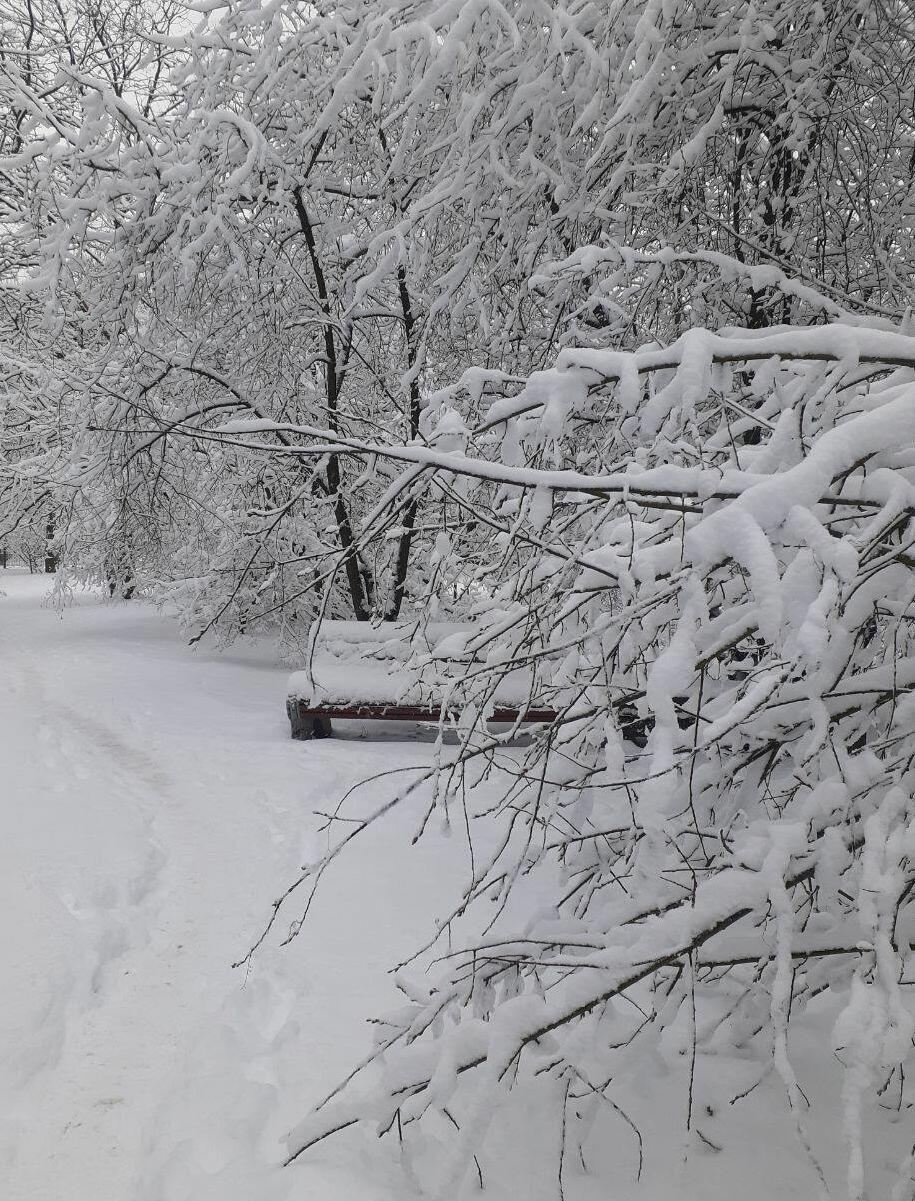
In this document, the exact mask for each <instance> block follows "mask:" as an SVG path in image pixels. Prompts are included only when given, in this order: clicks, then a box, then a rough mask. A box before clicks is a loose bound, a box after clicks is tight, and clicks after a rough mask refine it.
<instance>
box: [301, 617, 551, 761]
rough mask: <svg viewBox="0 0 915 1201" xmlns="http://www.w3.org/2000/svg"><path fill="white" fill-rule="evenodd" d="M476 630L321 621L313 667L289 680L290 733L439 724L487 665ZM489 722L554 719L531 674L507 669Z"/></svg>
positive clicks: (303, 736)
mask: <svg viewBox="0 0 915 1201" xmlns="http://www.w3.org/2000/svg"><path fill="white" fill-rule="evenodd" d="M474 642H475V640H474V627H473V626H471V625H469V624H456V623H446V622H419V621H413V622H406V621H399V622H379V623H376V624H372V623H371V622H367V621H324V622H322V623H321V625H320V627H319V629H318V631H317V635H316V637H315V638H314V640H313V653H312V656H311V662H310V664H309V666H308V667H307V668H306V669H304V670H302V671H297V672H294V673H293V674H292V675H291V676H290V678H289V688H288V697H287V702H286V710H287V713H288V714H289V721H290V725H291V727H292V737H293V738H299V739H307V738H325V737H327V736H328V735H329V734H331V733H332V726H331V719H332V718H334V717H339V718H361V719H369V720H371V719H384V720H389V721H391V720H394V721H438V720H439V719H440V718H441V717H442V714H443V711H444V713H445V714H446V715H450V714H457V713H459V712H460V711H461V710H462V708H463V707H464V703H465V701H464V688H463V686H462V685H463V683H464V681H465V680H466V679H467V677H468V676H469V675H471V673H474V672H479V671H481V670H485V668H484V656H483V655H482V653H481V652H480V651H479V650H477V649H476V648H475V645H474ZM489 699H490V702H491V705H490V708H489V710H488V711H487V714H486V719H487V720H489V721H495V722H512V723H514V722H518V721H522V722H550V721H552V720H553V719H554V717H555V712H554V711H553V710H552V709H548V708H545V707H543V706H538V705H537V703H536V698H535V697H534V696H533V695H532V678H531V675H530V673H529V672H527V671H523V670H522V671H509V672H507V673H505V674H503V675H502V676H501V677H500V678H499V680H498V683H497V684H496V685H495V687H494V688H493V690H492V692H491V696H490V698H489Z"/></svg>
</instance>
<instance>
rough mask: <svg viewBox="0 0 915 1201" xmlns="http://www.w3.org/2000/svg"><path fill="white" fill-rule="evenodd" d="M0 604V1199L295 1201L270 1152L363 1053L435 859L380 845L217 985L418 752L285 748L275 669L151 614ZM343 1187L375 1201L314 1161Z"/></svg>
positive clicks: (437, 869) (372, 1192) (16, 593)
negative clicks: (349, 791)
mask: <svg viewBox="0 0 915 1201" xmlns="http://www.w3.org/2000/svg"><path fill="white" fill-rule="evenodd" d="M0 588H2V590H3V592H4V593H5V594H6V595H5V596H4V597H3V598H0V670H2V686H0V764H2V784H0V787H2V797H3V842H2V848H0V963H2V964H3V969H2V979H3V984H2V1002H0V1114H2V1119H0V1120H2V1136H0V1137H2V1142H0V1155H2V1158H0V1179H2V1178H3V1177H4V1176H5V1177H6V1184H5V1186H0V1196H2V1198H3V1201H25V1199H26V1198H28V1199H29V1201H58V1199H60V1201H63V1199H64V1198H67V1199H68V1201H128V1199H130V1201H133V1199H134V1198H144V1199H146V1198H150V1199H153V1198H154V1199H155V1201H173V1199H175V1201H177V1199H179V1198H186V1199H188V1201H190V1199H192V1198H193V1199H194V1201H203V1198H210V1197H212V1198H214V1199H215V1198H218V1199H219V1201H226V1199H227V1198H230V1197H231V1198H235V1197H236V1196H237V1197H239V1198H241V1197H244V1198H246V1199H248V1201H261V1199H265V1198H267V1197H271V1198H272V1197H274V1196H280V1197H285V1196H286V1195H287V1193H289V1191H290V1190H291V1189H292V1188H293V1185H294V1183H295V1182H294V1180H293V1174H292V1173H291V1172H285V1173H282V1174H275V1173H274V1172H272V1171H271V1170H270V1165H272V1164H275V1163H276V1162H277V1161H278V1159H279V1157H280V1155H281V1152H282V1150H283V1148H282V1146H281V1145H280V1142H279V1140H280V1137H281V1135H282V1134H283V1133H284V1131H285V1130H286V1129H287V1128H288V1127H289V1126H290V1125H291V1124H292V1123H294V1122H295V1120H297V1119H298V1118H299V1117H301V1116H302V1114H303V1113H304V1112H305V1109H306V1108H307V1105H308V1103H309V1101H314V1100H317V1099H318V1098H319V1097H320V1096H321V1095H322V1094H323V1092H325V1091H327V1090H328V1089H329V1088H330V1087H331V1086H332V1085H333V1084H334V1083H335V1082H336V1080H337V1078H338V1077H340V1076H341V1075H343V1074H344V1073H345V1071H346V1070H347V1069H348V1067H349V1066H350V1065H351V1062H352V1061H353V1060H354V1059H356V1058H357V1057H358V1056H359V1055H360V1054H363V1053H364V1052H365V1051H366V1049H367V1048H368V1046H369V1045H370V1044H369V1037H368V1034H367V1028H366V1026H365V1025H364V1023H363V1019H365V1018H367V1017H369V1016H371V1015H372V1014H373V1013H374V1012H376V1011H377V1009H378V1008H379V1006H381V1007H383V1006H384V1005H385V1004H386V1003H388V1002H390V1001H391V999H392V998H393V997H394V996H395V995H397V994H395V990H394V989H393V986H392V985H391V984H390V983H389V979H388V977H387V976H386V973H385V969H386V968H387V966H388V965H389V963H390V961H391V959H392V958H393V957H394V955H395V954H396V952H397V950H399V949H403V948H405V947H407V946H409V942H410V937H411V934H416V933H417V932H418V931H420V930H424V929H425V928H426V922H427V921H428V915H429V908H430V905H431V904H432V900H433V898H434V895H435V894H436V892H437V890H438V889H439V888H440V884H439V880H440V877H441V872H442V866H443V865H442V864H441V863H435V862H433V861H434V860H435V858H436V856H435V853H434V848H433V847H432V846H431V844H430V847H429V850H428V851H427V852H421V853H420V854H418V855H413V856H411V867H412V868H413V869H414V870H412V871H411V872H410V873H409V874H407V875H405V874H404V872H403V870H402V864H399V863H398V861H397V859H396V857H395V854H394V851H395V846H394V843H393V841H391V842H386V837H390V838H391V839H393V832H392V833H391V834H390V836H386V833H385V831H383V830H382V831H380V832H379V835H378V836H376V837H374V840H368V841H367V842H366V844H365V847H364V849H363V848H354V852H353V855H352V857H351V859H350V860H349V863H348V871H349V872H350V873H351V874H350V876H349V877H348V879H349V887H347V879H346V878H344V877H343V876H342V875H339V876H337V877H335V878H330V879H328V887H327V888H326V890H325V891H324V892H323V893H322V895H321V897H320V899H319V904H318V906H317V908H316V910H315V915H314V916H315V920H314V922H313V923H311V924H310V925H308V926H307V927H306V928H305V929H304V930H303V932H302V934H301V936H300V938H299V940H298V941H297V942H296V944H295V945H294V947H292V948H290V949H289V950H287V951H278V950H277V949H276V948H275V947H273V946H268V947H266V948H264V950H263V953H262V954H261V955H259V957H258V958H257V959H256V961H255V964H254V968H253V970H252V971H251V972H250V973H249V974H248V976H247V978H246V976H245V974H244V973H243V972H242V971H241V970H234V971H233V970H232V968H231V966H230V964H231V963H232V961H234V960H237V959H239V958H240V957H241V956H242V955H243V954H244V952H245V951H246V950H247V947H248V945H249V943H250V941H251V940H252V939H253V938H254V937H255V936H256V934H257V933H258V931H259V929H260V927H261V926H262V925H263V923H264V920H265V919H266V917H267V916H268V913H269V910H270V902H271V901H272V899H273V898H274V897H275V896H277V895H278V894H279V892H280V891H281V890H282V888H283V887H284V886H285V885H286V884H287V883H288V882H289V881H290V880H291V879H292V877H293V874H294V872H295V869H296V867H297V866H298V865H299V864H301V863H302V862H303V861H304V858H309V857H311V858H314V857H315V850H316V849H317V846H316V843H315V841H314V840H315V839H316V838H318V837H319V836H318V835H317V834H316V830H317V827H318V825H319V824H320V821H319V819H317V818H315V817H314V815H313V810H314V809H315V808H317V809H323V808H325V807H326V806H328V805H329V804H331V803H332V802H333V801H335V800H336V799H337V797H338V796H339V794H340V793H341V792H342V791H343V790H344V789H345V788H346V787H348V786H349V785H350V784H352V783H354V782H355V781H357V780H359V779H360V778H362V777H363V776H365V775H369V774H371V773H372V772H373V771H377V770H379V769H381V768H382V767H385V768H387V767H390V766H405V765H408V764H410V763H414V762H417V761H419V762H422V761H423V760H424V759H425V757H426V755H427V754H428V748H426V747H423V746H422V745H414V746H411V745H409V744H403V743H402V744H393V745H392V744H390V743H371V742H364V743H361V742H360V743H354V742H344V741H340V742H334V743H313V744H301V743H293V742H291V741H290V740H289V729H288V722H287V720H286V716H285V712H284V696H285V680H286V675H287V671H286V669H285V668H284V667H283V666H281V665H280V664H278V663H272V662H271V661H270V659H269V656H268V655H267V654H266V653H261V654H258V653H257V652H256V651H251V650H247V651H244V650H243V651H241V652H229V653H227V654H223V655H215V654H209V653H208V652H206V651H202V652H196V653H194V652H191V651H190V650H188V648H187V647H186V645H185V644H184V643H183V641H182V640H181V638H180V636H179V634H178V632H177V630H176V629H175V627H174V625H173V624H172V623H170V622H169V621H167V620H165V619H163V618H162V617H160V616H158V615H157V614H156V613H155V612H153V611H152V610H150V609H149V608H146V607H143V606H140V605H134V604H117V605H112V604H107V603H104V602H102V601H100V600H99V599H98V598H95V597H90V596H86V597H83V598H80V599H79V600H78V601H77V603H75V604H74V605H72V606H70V607H68V608H67V609H66V610H65V611H64V612H63V613H61V612H60V611H58V610H57V609H55V608H53V607H51V606H49V605H47V604H46V603H44V602H43V598H44V597H45V594H46V593H47V592H48V588H49V583H48V580H47V578H46V577H41V576H33V577H29V576H28V575H23V574H18V573H14V572H12V571H7V572H5V573H3V574H2V577H0ZM357 886H358V889H359V893H360V895H359V896H358V897H356V896H354V891H355V888H356V887H357ZM411 915H413V917H412V923H411ZM314 1170H315V1169H313V1168H312V1169H309V1167H308V1165H304V1166H303V1167H302V1168H301V1169H296V1171H297V1174H298V1175H297V1183H298V1185H299V1187H301V1185H302V1181H303V1180H308V1179H309V1178H313V1174H314ZM373 1177H374V1183H373ZM335 1181H336V1184H335ZM337 1188H339V1196H341V1197H346V1196H353V1195H358V1196H360V1197H366V1198H370V1197H381V1196H388V1195H390V1194H389V1193H387V1192H386V1191H385V1186H384V1181H382V1180H378V1178H377V1171H375V1170H374V1168H373V1171H372V1172H366V1171H365V1170H364V1169H363V1170H362V1171H361V1172H359V1173H358V1184H357V1183H354V1181H353V1180H350V1179H347V1173H346V1171H345V1169H344V1168H343V1167H342V1166H341V1167H338V1168H335V1169H332V1168H331V1167H329V1166H327V1165H325V1166H324V1167H323V1168H322V1172H321V1183H320V1187H319V1189H318V1193H319V1195H320V1196H322V1197H331V1196H336V1195H337V1192H336V1191H335V1190H336V1189H337Z"/></svg>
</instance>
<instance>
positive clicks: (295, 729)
mask: <svg viewBox="0 0 915 1201" xmlns="http://www.w3.org/2000/svg"><path fill="white" fill-rule="evenodd" d="M288 713H289V725H290V726H291V728H292V737H293V738H294V739H295V741H296V742H308V741H310V740H311V739H312V738H330V737H331V736H332V735H333V732H334V731H333V727H332V726H331V724H330V718H329V717H327V716H326V715H325V714H324V713H309V712H308V710H307V709H306V710H305V711H304V712H303V710H302V709H300V708H299V706H298V705H297V704H295V702H294V701H290V702H289V706H288Z"/></svg>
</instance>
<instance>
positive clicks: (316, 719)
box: [309, 713, 334, 738]
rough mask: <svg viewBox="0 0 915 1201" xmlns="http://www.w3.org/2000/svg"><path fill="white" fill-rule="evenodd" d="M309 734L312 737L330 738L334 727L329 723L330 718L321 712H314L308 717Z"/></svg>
mask: <svg viewBox="0 0 915 1201" xmlns="http://www.w3.org/2000/svg"><path fill="white" fill-rule="evenodd" d="M309 721H310V722H311V736H312V738H331V737H333V733H334V728H333V726H332V725H331V724H330V718H329V717H327V716H325V714H323V713H315V714H313V715H312V716H311V717H310V718H309Z"/></svg>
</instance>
